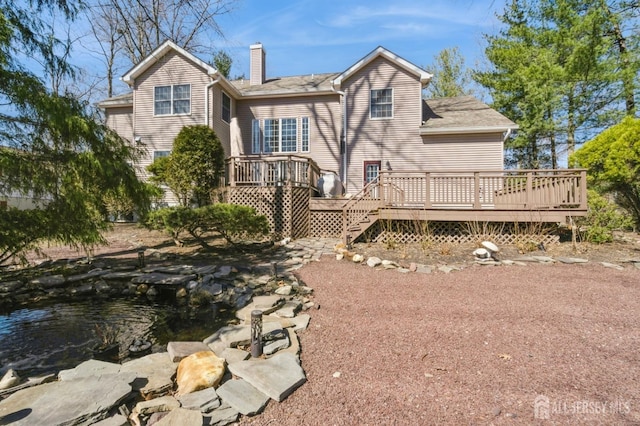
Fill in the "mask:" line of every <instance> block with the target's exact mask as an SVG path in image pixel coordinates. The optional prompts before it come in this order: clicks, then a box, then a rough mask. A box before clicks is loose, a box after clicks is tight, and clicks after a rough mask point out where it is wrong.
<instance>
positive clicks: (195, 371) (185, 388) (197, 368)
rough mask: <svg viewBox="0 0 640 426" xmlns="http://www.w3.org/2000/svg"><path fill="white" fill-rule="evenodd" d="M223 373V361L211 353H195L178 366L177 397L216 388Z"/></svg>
mask: <svg viewBox="0 0 640 426" xmlns="http://www.w3.org/2000/svg"><path fill="white" fill-rule="evenodd" d="M224 372H225V360H224V358H219V357H218V356H217V355H216V354H214V353H213V352H211V351H202V352H196V353H194V354H192V355H189V356H188V357H186V358H185V359H183V360H182V361H180V364H179V365H178V374H177V376H176V382H177V383H178V395H186V394H188V393H191V392H195V391H197V390H201V389H206V388H211V387H216V386H218V384H220V381H221V380H222V376H223V375H224Z"/></svg>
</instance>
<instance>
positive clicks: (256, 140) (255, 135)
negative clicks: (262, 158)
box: [251, 120, 262, 154]
mask: <svg viewBox="0 0 640 426" xmlns="http://www.w3.org/2000/svg"><path fill="white" fill-rule="evenodd" d="M261 136H262V134H261V132H260V120H252V121H251V153H252V154H260V151H261V149H260V140H261V139H262V137H261Z"/></svg>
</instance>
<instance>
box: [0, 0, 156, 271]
mask: <svg viewBox="0 0 640 426" xmlns="http://www.w3.org/2000/svg"><path fill="white" fill-rule="evenodd" d="M30 5H33V6H30ZM77 7H78V4H76V3H75V2H73V1H71V0H69V1H67V0H38V1H35V2H33V3H30V4H27V5H26V6H19V5H18V4H16V3H13V2H10V1H9V2H7V1H0V104H2V105H3V107H2V108H1V109H0V193H3V194H5V195H12V194H13V195H16V194H18V195H21V196H23V197H32V198H35V199H40V200H41V202H40V203H39V205H38V208H37V209H35V210H30V211H29V210H28V211H24V210H17V209H12V208H9V209H7V210H4V211H1V212H0V231H2V235H3V238H0V262H1V261H4V260H6V259H7V258H9V257H11V256H14V255H18V254H20V253H21V252H23V251H24V250H27V249H30V248H33V247H34V246H35V245H36V244H37V243H38V242H40V241H42V240H45V239H46V240H54V241H59V242H62V243H67V244H73V245H80V246H88V245H92V244H96V243H99V242H103V239H102V236H101V231H103V230H105V229H106V228H107V227H108V222H107V221H106V205H105V200H104V196H105V195H106V194H107V193H109V192H113V191H121V192H122V194H123V196H126V197H130V198H131V199H132V200H134V202H135V204H136V205H137V206H138V207H139V209H144V208H145V206H146V204H147V203H146V201H147V196H146V190H145V187H144V185H142V184H141V183H140V181H139V180H138V179H137V177H136V174H135V170H134V169H133V167H132V166H131V164H132V163H133V162H134V161H135V160H136V158H137V156H138V154H139V153H138V152H137V151H136V150H135V149H134V148H132V147H131V146H130V145H129V144H128V142H127V141H125V140H123V139H121V138H120V137H118V136H117V135H116V134H115V133H114V132H112V131H110V130H109V129H108V128H106V127H105V126H104V125H102V124H100V122H99V120H98V117H97V115H96V114H95V112H94V111H92V110H91V108H90V107H89V105H87V104H86V103H84V102H81V101H79V100H77V99H75V98H74V97H73V96H71V95H69V94H66V93H56V92H52V91H50V90H49V89H47V87H46V85H45V83H44V82H43V81H42V79H41V78H40V77H39V76H37V75H35V74H34V73H33V72H31V71H30V70H29V69H28V68H27V67H26V65H25V64H24V63H22V62H20V58H23V57H24V56H23V55H22V54H21V53H20V52H31V55H32V56H37V57H38V58H40V59H41V60H42V61H43V62H44V63H48V64H51V68H50V69H51V70H55V72H56V73H61V72H66V71H67V70H68V65H67V63H66V61H65V60H64V58H62V57H60V56H57V55H56V54H55V53H54V52H53V51H52V49H53V47H52V46H55V45H56V44H58V42H57V41H55V40H53V41H52V39H51V36H50V35H47V34H46V32H44V31H42V22H41V20H39V16H40V14H42V13H50V12H49V11H50V10H52V9H54V10H58V11H61V12H62V13H63V14H64V16H66V17H67V18H68V19H73V18H74V17H75V15H76V13H77V11H78V8H77ZM43 34H44V35H43ZM25 229H26V231H24V230H25ZM5 236H6V238H5Z"/></svg>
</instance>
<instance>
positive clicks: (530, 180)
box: [524, 170, 533, 209]
mask: <svg viewBox="0 0 640 426" xmlns="http://www.w3.org/2000/svg"><path fill="white" fill-rule="evenodd" d="M526 176H527V182H526V185H527V191H526V192H525V193H524V196H525V199H524V207H525V208H527V209H530V208H532V207H533V198H532V197H533V172H532V171H530V170H529V171H527V174H526Z"/></svg>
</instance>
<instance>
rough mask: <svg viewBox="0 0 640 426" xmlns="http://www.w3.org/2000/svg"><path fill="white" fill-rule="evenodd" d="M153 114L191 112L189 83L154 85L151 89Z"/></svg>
mask: <svg viewBox="0 0 640 426" xmlns="http://www.w3.org/2000/svg"><path fill="white" fill-rule="evenodd" d="M153 113H154V115H177V114H190V113H191V85H189V84H176V85H173V86H156V87H154V91H153Z"/></svg>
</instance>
